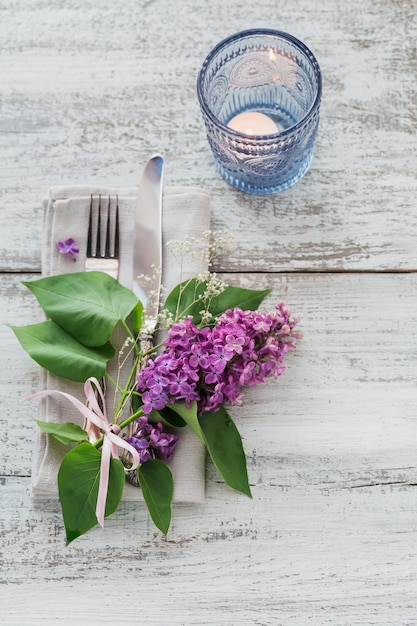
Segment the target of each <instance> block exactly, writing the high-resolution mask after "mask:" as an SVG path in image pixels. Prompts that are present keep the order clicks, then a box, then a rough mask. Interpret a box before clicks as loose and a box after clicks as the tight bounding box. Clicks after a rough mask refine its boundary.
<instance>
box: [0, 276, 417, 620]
mask: <svg viewBox="0 0 417 626" xmlns="http://www.w3.org/2000/svg"><path fill="white" fill-rule="evenodd" d="M225 278H226V279H232V278H233V279H234V281H235V282H236V276H235V275H225ZM16 281H17V277H14V276H9V277H7V281H6V282H7V284H6V285H5V287H4V292H3V293H2V294H1V296H2V299H3V301H5V302H6V303H8V304H7V306H6V309H7V311H6V314H3V313H2V318H3V316H4V315H6V316H8V315H9V314H10V311H11V310H19V311H20V315H19V319H17V320H16V323H25V321H27V320H28V319H29V318H30V319H32V318H33V317H34V316H35V317H36V307H33V306H32V305H31V301H32V296H30V294H25V292H24V291H22V290H17V293H16V291H15V289H14V288H13V287H14V284H15V283H16ZM239 282H240V284H241V285H242V286H248V287H254V286H255V285H258V286H262V287H263V286H266V285H267V284H269V285H271V286H272V287H273V293H272V294H271V295H270V296H269V297H268V301H267V302H266V304H265V306H272V305H273V303H274V302H275V301H277V300H280V299H284V300H285V301H286V302H287V303H288V304H289V305H291V307H292V309H293V311H294V313H295V314H299V315H300V316H301V317H302V321H301V323H300V328H301V329H302V331H303V332H304V335H305V336H304V338H303V340H302V341H300V342H299V345H298V347H297V350H296V351H293V352H292V353H291V354H290V355H288V359H287V366H288V368H287V371H286V372H285V373H284V374H283V376H282V377H281V378H280V379H279V381H278V382H277V383H268V384H267V385H266V386H265V387H263V388H256V389H253V390H250V391H248V393H247V397H246V402H245V404H244V408H243V409H234V410H233V411H232V415H233V417H234V419H235V421H236V422H237V424H238V426H239V429H240V431H241V433H242V436H243V439H244V445H245V449H246V452H247V455H248V469H249V477H250V483H251V486H252V491H253V500H249V499H247V498H246V497H244V496H241V495H238V494H235V493H232V492H231V490H230V489H229V488H227V487H226V486H225V485H224V484H223V482H222V480H221V479H220V478H219V476H218V475H217V473H216V472H215V470H214V468H213V467H212V465H211V464H210V463H209V462H208V463H207V500H206V502H205V503H204V504H203V505H201V506H198V507H194V506H193V507H176V508H175V510H174V519H173V524H172V528H171V530H170V533H169V535H168V537H167V538H166V539H165V538H163V537H161V536H160V534H159V533H157V532H156V531H155V529H154V527H153V526H152V524H151V523H150V522H149V518H148V515H147V513H146V512H145V511H144V510H143V508H141V507H137V506H136V507H135V506H134V505H131V504H127V503H126V504H123V505H122V507H121V509H120V510H119V511H118V512H117V513H116V514H115V515H114V516H112V517H111V518H108V520H106V528H105V530H104V531H101V530H99V529H95V530H93V531H92V532H90V533H89V534H88V535H86V536H84V537H82V538H81V539H80V540H77V542H75V543H74V544H72V545H71V546H70V547H69V548H65V547H64V534H63V526H62V521H61V517H60V513H59V506H58V505H57V504H56V503H50V504H49V505H46V506H45V507H42V508H41V509H37V508H35V507H34V505H33V504H32V502H31V500H30V495H29V478H28V475H29V473H30V466H29V460H30V455H31V446H32V436H33V428H32V427H31V426H30V424H29V420H30V418H31V417H35V416H36V407H35V406H34V405H31V404H30V405H26V404H25V403H23V402H19V399H21V398H22V397H23V396H25V395H27V394H28V393H30V392H31V391H32V390H33V384H34V383H35V381H36V372H37V368H36V366H35V365H32V364H31V363H30V361H29V360H28V357H27V356H26V355H25V354H24V353H23V352H22V351H20V350H19V349H18V348H14V350H13V341H12V340H11V339H10V337H9V335H8V334H7V333H9V332H10V331H9V330H8V329H6V328H5V327H4V325H2V326H1V329H2V330H1V336H0V340H1V341H0V344H1V345H2V346H7V351H8V352H10V353H11V352H12V351H13V359H14V361H15V363H16V365H15V367H14V369H13V370H12V371H11V372H9V374H8V377H7V380H8V381H9V385H8V386H7V387H6V386H5V384H4V383H3V385H2V387H1V393H2V402H1V405H2V407H4V409H5V411H3V416H4V415H5V416H6V419H5V423H4V424H2V427H1V439H2V441H1V449H2V450H8V451H9V452H11V451H13V452H12V453H10V454H9V455H6V456H5V457H4V456H3V455H2V457H3V458H2V469H1V475H2V476H3V479H2V480H3V484H2V485H1V488H0V510H2V511H3V514H2V516H1V518H0V519H1V530H0V536H1V539H0V545H1V546H2V547H1V565H2V572H3V574H2V582H3V583H7V584H5V585H3V587H0V597H1V594H2V593H3V594H4V598H6V597H7V598H8V599H10V598H12V599H15V598H17V597H18V595H19V594H20V595H21V594H24V596H25V598H26V604H25V607H22V606H21V605H20V604H19V603H18V602H10V601H9V602H8V603H7V605H5V604H4V603H2V604H0V607H1V608H0V616H2V617H3V619H4V620H5V623H6V624H7V623H11V624H13V623H20V622H19V620H21V621H22V620H23V617H24V616H26V617H27V616H28V614H29V613H28V608H27V607H28V606H30V607H33V611H32V614H33V615H35V617H33V620H32V621H31V622H28V623H33V624H36V623H48V621H47V620H48V616H50V618H51V621H52V616H53V618H54V619H55V620H61V621H65V619H66V617H65V616H66V614H67V612H68V611H69V610H70V607H71V606H72V605H71V602H72V601H73V600H74V601H75V599H76V606H75V607H74V608H71V616H72V619H73V622H71V621H70V622H69V623H77V624H78V623H80V624H83V623H87V617H86V616H85V615H84V616H83V611H84V610H85V608H86V606H88V605H89V602H90V601H91V596H90V594H91V589H92V588H93V589H96V588H98V587H99V586H100V588H101V589H103V602H104V606H105V607H106V615H105V616H103V615H102V614H101V616H100V619H101V620H102V621H101V623H108V624H112V623H114V620H115V619H116V616H117V614H118V613H119V611H120V610H122V608H123V605H124V604H125V603H129V602H131V601H133V599H134V598H135V597H136V592H135V591H133V590H134V588H135V585H138V586H139V587H140V595H141V609H140V611H141V617H142V619H143V620H144V622H143V623H145V624H167V625H168V624H178V625H180V624H185V625H188V624H213V625H214V624H237V625H240V624H266V625H269V624H287V623H291V622H293V623H295V624H307V623H317V624H324V625H325V624H364V625H365V624H398V625H399V624H412V623H413V617H414V615H415V614H416V613H415V612H416V610H417V603H416V600H415V587H416V582H417V580H416V571H417V570H416V567H417V556H416V551H415V550H414V547H413V546H414V545H415V542H416V539H417V535H416V533H417V487H416V485H417V466H416V462H415V458H416V457H415V450H416V447H417V429H416V423H415V411H416V409H415V406H416V389H415V380H416V374H417V365H416V363H417V339H416V337H417V333H416V330H417V313H416V302H417V284H416V281H415V277H414V276H413V275H409V274H404V275H367V274H364V275H362V274H361V275H356V274H354V275H351V274H335V275H329V274H316V275H314V274H311V275H308V274H307V275H269V276H262V277H259V276H258V275H250V274H248V275H244V276H241V277H240V279H239ZM12 302H19V303H20V306H17V305H16V304H15V305H14V306H13V304H12ZM399 311H401V315H399ZM2 321H3V319H2ZM16 378H18V379H19V380H16ZM22 379H23V380H22ZM10 383H11V384H10ZM35 384H36V383H35ZM15 385H16V386H17V388H16V387H15ZM10 387H13V389H14V392H13V395H12V396H11V395H10ZM16 391H17V394H19V395H17V396H16ZM16 398H17V406H15V405H16ZM3 420H4V417H3ZM15 423H19V424H22V425H26V428H22V429H20V431H19V433H16V429H15V428H14V424H15ZM120 572H123V577H124V580H125V583H126V586H125V588H124V589H123V590H122V591H118V592H117V596H118V597H117V598H116V599H115V598H114V596H112V590H113V589H114V585H115V584H116V587H117V582H115V581H117V579H118V578H119V576H120ZM64 588H65V596H64V597H62V594H63V592H64ZM185 589H186V590H187V591H186V592H185V591H184V590H185ZM100 593H101V592H100ZM161 594H163V598H164V602H168V604H171V603H172V606H171V608H170V610H169V617H168V616H165V615H164V611H162V610H161V609H159V610H155V603H158V602H160V596H161ZM110 597H111V600H110ZM89 598H90V600H89ZM158 598H159V600H158ZM45 605H47V609H46V608H44V607H45ZM225 612H226V613H227V618H225ZM31 619H32V618H31ZM7 620H9V621H7ZM13 620H14V621H13Z"/></svg>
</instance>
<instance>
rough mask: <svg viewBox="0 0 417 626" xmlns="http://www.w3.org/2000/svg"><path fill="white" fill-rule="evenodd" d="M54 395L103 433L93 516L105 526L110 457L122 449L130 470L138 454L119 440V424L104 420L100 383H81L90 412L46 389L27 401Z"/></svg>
mask: <svg viewBox="0 0 417 626" xmlns="http://www.w3.org/2000/svg"><path fill="white" fill-rule="evenodd" d="M93 384H94V387H95V388H96V390H97V392H98V394H99V396H100V400H101V406H100V404H99V402H98V400H97V396H96V394H95V392H94V388H93ZM53 393H58V394H59V395H61V396H64V397H65V398H67V400H69V401H70V402H71V403H72V404H73V405H74V406H75V408H76V409H78V410H79V411H80V413H82V414H83V415H84V417H86V418H87V419H88V420H90V422H93V424H95V425H96V426H98V427H99V428H100V430H101V431H102V433H103V445H102V449H101V464H100V481H99V487H98V496H97V505H96V517H97V521H98V523H99V524H100V526H103V525H104V511H105V508H106V499H107V489H108V485H109V471H110V458H111V457H113V458H115V459H118V458H119V453H118V447H120V448H124V449H125V450H127V451H128V452H129V453H130V454H131V455H132V467H131V468H129V471H133V470H135V469H136V468H137V467H138V465H139V463H140V459H139V453H138V451H137V450H136V449H135V448H134V447H133V446H131V445H130V443H128V442H127V441H125V440H124V439H123V438H122V437H119V433H120V426H119V425H118V424H109V421H108V419H107V410H106V403H105V399H104V393H103V390H102V388H101V387H100V383H99V382H98V380H97V379H96V378H94V377H90V378H87V380H86V381H85V383H84V393H85V397H86V398H87V401H88V404H89V405H90V407H91V409H90V408H88V407H87V406H86V405H85V404H83V403H82V402H80V400H78V398H75V396H72V395H71V394H69V393H65V392H64V391H58V390H49V389H46V390H44V391H38V392H37V393H34V394H33V395H32V396H29V398H28V400H34V399H36V398H42V397H44V396H48V395H51V394H53Z"/></svg>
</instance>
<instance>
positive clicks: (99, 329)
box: [23, 272, 139, 347]
mask: <svg viewBox="0 0 417 626" xmlns="http://www.w3.org/2000/svg"><path fill="white" fill-rule="evenodd" d="M23 284H24V285H26V287H28V288H29V289H30V290H31V291H32V293H33V294H34V296H35V297H36V299H37V300H38V302H39V304H40V305H41V307H42V308H43V310H44V311H45V313H46V314H47V316H48V317H50V318H51V319H52V320H53V321H54V322H55V323H56V324H58V325H59V326H61V327H62V328H63V329H64V330H66V332H67V333H69V334H70V335H72V336H73V337H76V338H77V340H78V341H79V342H81V343H82V344H84V345H86V346H92V347H97V346H103V345H104V344H105V343H107V342H108V341H109V340H110V337H111V335H112V332H113V329H114V327H115V326H116V324H117V323H118V321H119V320H125V319H126V318H127V317H128V315H129V314H130V313H131V312H132V311H133V309H135V307H137V306H138V302H139V300H138V298H137V297H136V296H135V294H134V293H133V292H132V291H131V290H130V289H127V288H126V287H123V285H121V284H120V283H119V282H118V281H117V280H115V279H114V278H112V277H111V276H108V275H107V274H105V273H104V272H76V273H74V274H60V275H58V276H47V277H46V278H41V279H39V280H35V281H31V282H23Z"/></svg>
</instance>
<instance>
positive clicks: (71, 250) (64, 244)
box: [56, 237, 80, 258]
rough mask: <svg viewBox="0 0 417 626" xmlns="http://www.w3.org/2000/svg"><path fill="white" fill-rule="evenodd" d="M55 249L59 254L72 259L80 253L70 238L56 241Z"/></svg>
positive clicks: (73, 240)
mask: <svg viewBox="0 0 417 626" xmlns="http://www.w3.org/2000/svg"><path fill="white" fill-rule="evenodd" d="M56 247H57V248H58V250H59V251H60V253H61V254H69V255H70V257H72V258H75V255H76V254H78V253H79V251H80V249H79V247H78V246H77V243H76V241H75V239H73V238H72V237H70V238H69V239H66V240H65V241H57V242H56Z"/></svg>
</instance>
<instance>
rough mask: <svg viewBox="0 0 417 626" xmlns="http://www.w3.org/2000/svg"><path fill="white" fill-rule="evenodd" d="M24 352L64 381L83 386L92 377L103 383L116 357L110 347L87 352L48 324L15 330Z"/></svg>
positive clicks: (43, 323)
mask: <svg viewBox="0 0 417 626" xmlns="http://www.w3.org/2000/svg"><path fill="white" fill-rule="evenodd" d="M12 330H13V332H14V333H15V335H16V337H17V339H18V340H19V342H20V344H21V346H22V348H23V349H24V350H26V352H27V353H28V354H29V355H30V356H31V357H32V359H33V360H34V361H36V363H38V364H39V365H40V366H41V367H43V368H44V369H46V370H48V371H49V372H52V373H53V374H55V375H56V376H60V377H61V378H67V379H69V380H73V381H76V382H81V383H82V382H84V381H85V380H87V378H88V377H89V376H95V377H96V378H97V379H99V380H100V378H102V376H104V373H105V371H106V365H107V361H108V360H109V359H111V358H112V357H113V356H114V349H113V347H112V346H111V345H110V344H109V343H107V344H106V345H104V346H101V347H99V348H88V347H86V346H84V345H82V344H81V343H80V342H79V341H77V340H76V339H74V337H71V335H69V334H68V333H66V332H65V330H63V329H62V328H61V327H60V326H58V325H57V324H55V323H54V322H52V321H51V320H48V321H46V322H41V323H40V324H31V325H29V326H12Z"/></svg>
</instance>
